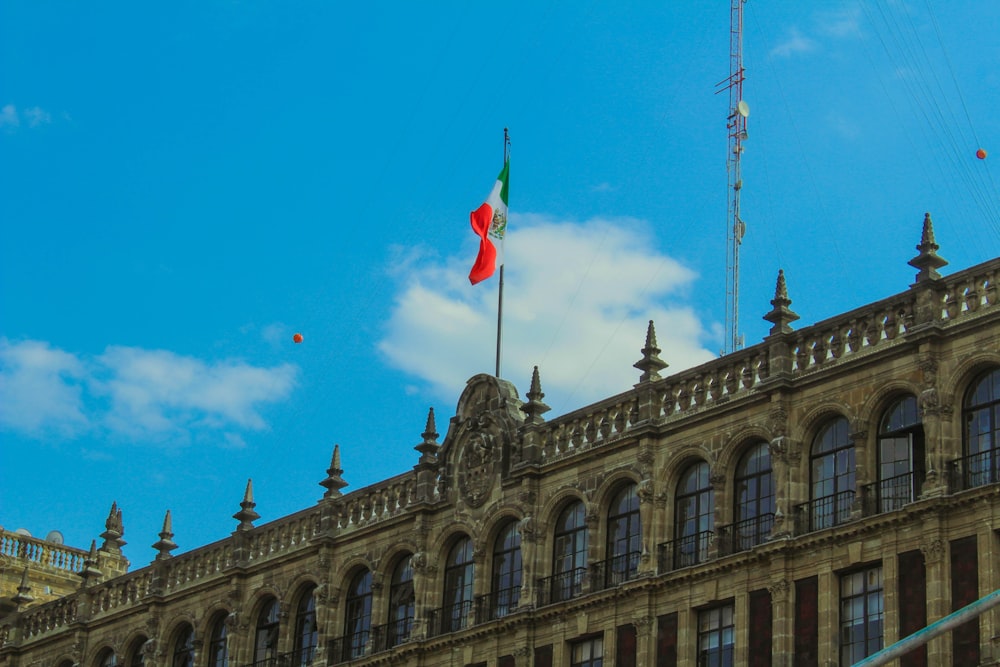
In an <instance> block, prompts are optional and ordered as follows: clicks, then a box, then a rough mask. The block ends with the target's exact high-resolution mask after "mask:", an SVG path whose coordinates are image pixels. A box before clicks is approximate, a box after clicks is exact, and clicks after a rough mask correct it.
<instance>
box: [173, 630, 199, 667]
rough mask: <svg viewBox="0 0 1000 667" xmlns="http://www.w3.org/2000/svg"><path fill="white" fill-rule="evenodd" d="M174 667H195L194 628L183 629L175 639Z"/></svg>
mask: <svg viewBox="0 0 1000 667" xmlns="http://www.w3.org/2000/svg"><path fill="white" fill-rule="evenodd" d="M171 664H172V665H173V667H194V628H192V627H191V626H190V625H185V626H184V627H182V628H181V629H180V630H179V631H178V633H177V636H176V639H174V657H173V661H172V662H171Z"/></svg>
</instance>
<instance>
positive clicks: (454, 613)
mask: <svg viewBox="0 0 1000 667" xmlns="http://www.w3.org/2000/svg"><path fill="white" fill-rule="evenodd" d="M475 574H476V564H475V558H474V550H473V544H472V538H471V537H469V536H468V535H463V536H462V537H461V538H459V539H458V540H456V541H455V543H454V544H453V545H452V547H451V549H449V550H448V559H447V560H446V561H445V568H444V597H443V598H442V599H443V602H444V603H443V605H442V608H441V615H442V618H441V621H442V629H443V630H444V632H455V631H456V630H462V629H464V628H466V627H468V625H469V621H470V617H471V616H472V614H471V611H472V604H473V595H474V588H473V587H474V585H475Z"/></svg>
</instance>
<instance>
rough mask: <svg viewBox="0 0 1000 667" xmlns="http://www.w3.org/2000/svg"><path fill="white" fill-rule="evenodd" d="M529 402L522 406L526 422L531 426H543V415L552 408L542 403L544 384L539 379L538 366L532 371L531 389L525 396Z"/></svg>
mask: <svg viewBox="0 0 1000 667" xmlns="http://www.w3.org/2000/svg"><path fill="white" fill-rule="evenodd" d="M525 397H526V398H527V399H528V402H527V403H525V404H524V405H522V406H521V412H523V413H524V415H525V421H526V422H527V423H529V424H541V423H542V422H543V421H545V420H544V419H542V415H543V414H544V413H546V412H548V411H549V410H551V409H552V408H550V407H549V406H547V405H546V404H545V403H543V402H542V399H543V398H545V394H543V393H542V383H541V381H540V380H539V379H538V366H535V369H534V370H533V371H531V389H529V390H528V393H527V394H525Z"/></svg>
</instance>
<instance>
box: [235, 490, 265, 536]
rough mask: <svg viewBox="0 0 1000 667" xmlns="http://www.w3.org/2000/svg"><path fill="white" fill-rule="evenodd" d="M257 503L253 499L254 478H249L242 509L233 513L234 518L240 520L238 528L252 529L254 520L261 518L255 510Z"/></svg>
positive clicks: (241, 505)
mask: <svg viewBox="0 0 1000 667" xmlns="http://www.w3.org/2000/svg"><path fill="white" fill-rule="evenodd" d="M256 506H257V503H255V502H254V501H253V480H252V479H248V480H247V490H246V491H245V492H244V493H243V502H241V503H240V511H239V512H237V513H236V514H234V515H233V518H234V519H236V520H237V521H239V522H240V525H238V526H237V527H236V530H250V529H251V528H253V522H254V521H256V520H257V519H259V518H260V515H259V514H257V513H256V512H254V511H253V508H254V507H256Z"/></svg>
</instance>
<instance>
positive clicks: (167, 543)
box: [153, 510, 177, 560]
mask: <svg viewBox="0 0 1000 667" xmlns="http://www.w3.org/2000/svg"><path fill="white" fill-rule="evenodd" d="M173 536H174V533H173V524H172V522H171V520H170V510H167V514H166V516H164V517H163V530H161V531H160V539H159V540H158V541H157V542H156V543H155V544H154V545H153V548H154V549H156V550H157V551H159V552H160V553H158V554H156V560H166V559H168V558H172V555H171V554H170V552H171V551H173V550H174V549H176V548H177V545H176V544H175V543H174V541H173V539H172V538H173Z"/></svg>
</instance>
